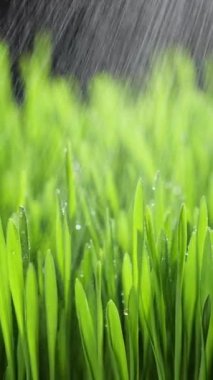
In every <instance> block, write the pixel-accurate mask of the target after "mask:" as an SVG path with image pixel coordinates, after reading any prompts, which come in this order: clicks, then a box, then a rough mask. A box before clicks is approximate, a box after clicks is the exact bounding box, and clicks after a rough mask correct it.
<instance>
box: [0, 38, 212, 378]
mask: <svg viewBox="0 0 213 380" xmlns="http://www.w3.org/2000/svg"><path fill="white" fill-rule="evenodd" d="M43 44H44V40H43V42H41V41H40V42H39V43H38V44H37V47H36V49H35V53H34V55H33V57H32V58H31V59H29V58H28V59H27V60H26V59H25V60H24V62H23V63H22V70H23V76H24V80H25V86H26V98H25V102H24V104H23V105H22V106H21V107H20V106H17V105H16V104H15V102H14V101H13V97H12V93H11V89H10V73H9V65H8V61H7V50H6V49H5V47H4V46H3V45H1V46H0V70H1V80H0V131H1V139H0V175H1V178H0V180H1V185H0V215H1V220H2V224H1V228H0V324H1V334H0V358H1V361H0V377H1V378H3V376H5V378H6V379H11V380H13V379H20V380H21V379H33V380H36V379H51V380H52V379H95V380H102V379H106V380H107V379H118V380H121V379H122V380H127V379H130V380H135V379H136V380H137V379H138V380H139V379H150V380H152V379H162V380H163V379H165V380H167V379H175V380H179V379H201V380H202V379H210V378H212V376H213V313H212V297H213V258H212V255H213V232H212V229H211V228H212V223H213V169H212V168H213V145H212V142H213V98H212V79H211V72H212V65H211V64H210V63H209V64H208V65H207V70H206V73H207V74H206V78H207V79H206V80H207V86H206V89H205V91H203V90H201V89H199V88H198V87H197V85H196V75H195V69H194V67H193V64H192V62H191V61H190V59H189V58H188V57H186V56H185V55H183V54H181V53H178V52H176V54H174V53H170V54H168V55H167V56H166V58H165V59H164V64H163V65H162V66H161V67H160V65H159V64H158V65H157V66H156V69H155V70H154V72H153V75H152V76H151V78H150V81H149V86H148V88H147V89H146V90H144V91H142V92H141V94H140V95H139V96H138V97H136V98H135V97H134V99H133V96H132V95H131V91H130V90H128V89H126V88H125V89H124V87H123V86H122V85H121V84H120V83H117V82H115V81H113V80H112V79H110V78H108V77H106V76H103V75H102V76H99V77H97V78H96V79H95V80H93V81H92V82H91V83H90V87H89V94H88V99H87V101H84V102H82V101H80V98H79V96H78V92H77V90H76V92H75V91H74V90H71V87H70V85H69V83H67V81H66V80H64V79H53V78H51V77H50V75H49V74H48V64H47V62H45V61H46V59H45V60H44V59H43V57H47V55H46V50H45V45H43ZM72 88H73V87H72Z"/></svg>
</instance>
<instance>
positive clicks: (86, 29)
mask: <svg viewBox="0 0 213 380" xmlns="http://www.w3.org/2000/svg"><path fill="white" fill-rule="evenodd" d="M41 31H42V32H43V31H50V32H51V35H52V40H53V56H52V72H53V73H54V74H58V75H64V74H67V73H70V74H72V75H74V76H75V77H77V78H78V80H79V81H80V83H81V84H82V85H85V84H86V83H87V81H88V79H89V78H90V77H91V76H93V75H94V74H95V73H97V72H100V71H107V72H109V73H111V74H113V75H114V76H118V77H122V78H128V79H129V80H131V81H133V82H134V81H135V82H136V81H138V78H140V79H141V78H142V77H143V75H144V73H146V72H147V68H149V67H150V65H151V60H152V58H153V56H155V55H156V54H157V53H159V52H161V51H164V50H165V49H167V48H169V47H174V46H180V47H182V48H185V49H187V50H188V52H189V54H190V55H191V56H192V57H193V58H194V60H195V63H196V66H197V68H198V77H200V82H202V66H203V61H204V59H205V57H206V56H208V55H210V54H212V51H213V1H212V0H162V1H159V0H93V1H92V0H81V1H79V0H48V1H47V0H37V1H36V0H2V1H1V3H0V37H1V39H3V40H4V41H7V42H8V44H9V47H10V54H11V66H12V73H13V86H14V91H15V94H16V97H17V98H22V97H23V84H22V81H21V79H20V73H19V68H18V60H19V57H20V55H21V54H23V53H24V52H28V51H31V50H32V48H33V41H34V38H35V35H36V33H38V32H41Z"/></svg>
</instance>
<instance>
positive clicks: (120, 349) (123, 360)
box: [107, 300, 129, 380]
mask: <svg viewBox="0 0 213 380" xmlns="http://www.w3.org/2000/svg"><path fill="white" fill-rule="evenodd" d="M107 332H108V338H109V343H110V347H111V350H112V354H113V357H114V362H115V367H116V371H117V375H118V376H119V379H120V380H129V374H128V366H127V357H126V349H125V343H124V338H123V332H122V328H121V321H120V317H119V314H118V309H117V307H116V305H115V304H114V302H113V301H112V300H111V301H109V302H108V304H107Z"/></svg>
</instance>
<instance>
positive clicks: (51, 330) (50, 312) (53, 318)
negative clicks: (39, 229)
mask: <svg viewBox="0 0 213 380" xmlns="http://www.w3.org/2000/svg"><path fill="white" fill-rule="evenodd" d="M44 281H45V283H44V287H45V309H46V329H47V343H48V358H49V376H50V380H54V379H55V378H56V369H55V355H56V335H57V328H58V291H57V281H56V271H55V264H54V261H53V257H52V255H51V253H50V252H48V253H47V256H46V260H45V277H44Z"/></svg>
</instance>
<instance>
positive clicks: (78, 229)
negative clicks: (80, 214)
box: [75, 223, 81, 231]
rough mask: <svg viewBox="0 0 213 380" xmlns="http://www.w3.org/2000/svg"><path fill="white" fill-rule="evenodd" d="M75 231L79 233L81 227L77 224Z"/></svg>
mask: <svg viewBox="0 0 213 380" xmlns="http://www.w3.org/2000/svg"><path fill="white" fill-rule="evenodd" d="M75 229H76V231H80V230H81V225H80V224H79V223H77V224H76V225H75Z"/></svg>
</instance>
